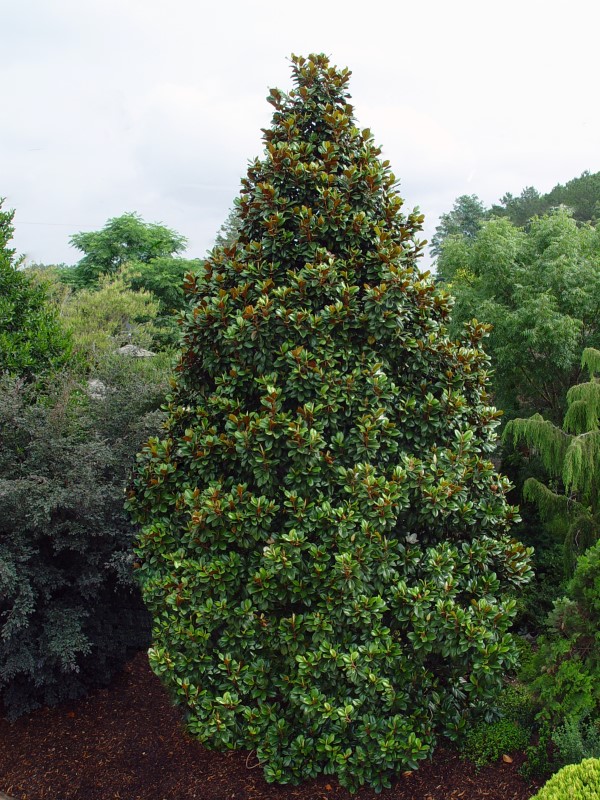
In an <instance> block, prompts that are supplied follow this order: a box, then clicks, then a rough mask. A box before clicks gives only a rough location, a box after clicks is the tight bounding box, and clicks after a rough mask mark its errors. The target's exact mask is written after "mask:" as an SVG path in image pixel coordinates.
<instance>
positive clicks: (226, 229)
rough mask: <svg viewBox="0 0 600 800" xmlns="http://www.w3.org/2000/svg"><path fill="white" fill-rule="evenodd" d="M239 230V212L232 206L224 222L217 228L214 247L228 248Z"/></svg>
mask: <svg viewBox="0 0 600 800" xmlns="http://www.w3.org/2000/svg"><path fill="white" fill-rule="evenodd" d="M240 228H241V219H240V212H239V209H238V208H237V206H235V205H234V206H233V207H232V208H231V209H230V210H229V213H228V214H227V218H226V220H225V222H224V223H223V224H222V225H221V227H220V228H219V231H218V233H217V236H216V238H215V247H230V246H231V245H232V244H233V243H234V242H235V240H236V239H237V237H238V233H239V231H240Z"/></svg>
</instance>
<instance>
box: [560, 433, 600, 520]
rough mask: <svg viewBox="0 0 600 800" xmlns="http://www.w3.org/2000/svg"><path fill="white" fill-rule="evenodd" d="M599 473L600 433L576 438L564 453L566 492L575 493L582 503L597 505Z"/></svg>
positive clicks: (583, 434)
mask: <svg viewBox="0 0 600 800" xmlns="http://www.w3.org/2000/svg"><path fill="white" fill-rule="evenodd" d="M599 472H600V431H589V432H588V433H582V434H580V435H579V436H576V437H575V438H574V439H573V440H572V441H571V444H570V445H569V447H568V449H567V452H566V453H565V460H564V466H563V474H562V478H563V482H564V484H565V489H566V491H567V492H569V491H575V492H577V493H578V494H579V496H580V497H581V499H582V501H583V502H584V503H586V504H587V503H589V504H590V505H591V506H592V507H594V506H595V505H597V499H598V498H597V493H598V473H599Z"/></svg>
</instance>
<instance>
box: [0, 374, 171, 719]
mask: <svg viewBox="0 0 600 800" xmlns="http://www.w3.org/2000/svg"><path fill="white" fill-rule="evenodd" d="M139 370H140V367H139V365H137V364H132V363H131V362H128V361H123V360H121V361H118V360H117V359H113V361H112V362H109V363H107V364H105V365H104V367H103V368H102V369H101V370H100V371H99V372H98V373H96V377H97V378H99V379H101V380H102V381H103V384H104V386H105V387H106V391H105V393H104V394H103V395H102V396H101V397H96V399H94V398H93V397H89V396H87V395H86V394H85V392H84V390H83V387H82V386H81V385H80V384H79V383H77V382H76V381H74V380H73V379H71V378H70V377H69V376H68V375H64V374H61V375H58V376H56V377H55V378H54V379H53V382H52V383H51V384H50V385H49V386H46V389H47V392H48V393H47V394H43V393H42V392H41V390H40V386H39V385H38V386H37V387H36V391H35V392H34V390H33V389H32V388H30V387H28V386H26V385H25V384H24V383H23V382H22V381H19V380H9V379H8V378H5V379H4V380H3V381H2V383H1V384H0V699H1V700H2V703H3V706H4V712H5V713H6V714H7V715H8V716H9V717H16V716H18V715H19V714H22V713H24V712H27V711H29V710H31V709H33V708H36V707H38V706H40V705H53V704H55V703H58V702H61V701H63V700H66V699H70V698H74V697H77V696H80V695H82V694H84V693H85V692H87V691H88V690H89V689H91V688H94V687H96V686H100V685H104V684H106V683H108V682H109V680H110V679H111V677H112V676H113V675H114V673H115V672H116V671H117V670H118V669H119V668H120V667H121V666H122V664H123V663H124V662H125V660H126V658H128V657H129V656H130V655H131V654H132V653H133V652H135V650H137V649H139V648H141V647H144V646H147V644H148V639H149V627H150V626H149V619H148V614H147V611H146V610H145V608H144V606H143V604H142V602H141V598H140V596H139V591H138V590H137V588H136V587H135V586H134V585H133V580H132V561H133V554H132V552H131V543H132V536H133V530H132V526H131V524H130V521H129V519H128V517H127V515H126V514H125V512H124V509H123V500H124V485H125V479H126V475H127V473H128V472H129V470H130V469H131V466H132V463H133V456H134V454H135V452H136V451H137V449H138V448H139V447H140V445H141V443H142V442H143V441H144V439H146V438H147V437H148V436H149V435H150V433H152V432H155V431H156V430H157V429H158V427H159V422H160V419H161V417H160V414H159V413H158V412H157V411H156V410H155V409H156V408H157V405H158V398H159V397H160V396H161V393H162V392H164V384H163V385H162V386H160V385H159V386H157V384H156V383H155V382H154V381H148V380H147V379H146V378H145V377H144V376H143V375H142V374H140V372H139Z"/></svg>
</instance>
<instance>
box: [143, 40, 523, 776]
mask: <svg viewBox="0 0 600 800" xmlns="http://www.w3.org/2000/svg"><path fill="white" fill-rule="evenodd" d="M292 63H293V67H292V69H293V75H294V82H295V88H294V89H293V90H292V91H291V92H290V94H289V95H287V94H284V93H283V92H281V91H279V90H277V89H272V90H271V93H270V97H269V100H270V102H271V103H272V105H273V106H274V109H275V111H274V115H273V123H272V126H271V128H270V129H268V130H267V131H266V132H265V137H264V139H265V154H264V157H263V159H262V160H256V161H254V162H252V163H251V165H250V167H249V170H248V175H247V177H246V178H245V179H244V180H243V181H242V191H241V196H240V200H239V205H238V208H239V213H240V229H239V232H238V236H237V239H236V240H235V241H234V242H233V243H232V244H231V245H230V246H224V247H216V248H215V249H214V250H213V251H212V253H211V254H210V256H209V257H208V258H207V260H206V262H205V264H204V270H203V273H202V274H201V275H199V276H197V277H196V278H192V279H190V280H189V281H188V283H187V291H188V293H189V295H190V298H191V299H192V300H193V301H194V303H195V305H194V307H193V308H191V309H190V310H189V311H188V312H187V313H186V324H185V327H184V332H183V349H182V353H181V356H180V360H179V364H178V366H177V369H176V377H175V380H174V383H173V394H172V396H171V398H170V401H169V418H168V421H167V425H166V432H165V436H164V438H163V439H162V440H158V439H152V440H150V441H149V442H148V444H147V445H146V446H145V448H144V449H143V451H142V453H141V455H140V463H139V468H138V471H137V475H136V478H135V483H134V486H133V487H132V490H131V492H130V507H131V509H132V511H133V512H134V514H135V517H136V519H137V520H138V521H139V522H140V523H141V524H142V526H143V527H142V532H141V534H140V540H139V555H140V557H141V559H142V567H141V569H140V570H139V574H140V580H141V584H142V587H143V592H144V597H145V600H146V602H147V604H148V606H149V608H150V609H151V611H152V613H153V616H154V633H153V637H154V645H153V648H152V649H151V651H150V659H151V664H152V667H153V669H154V670H155V671H156V673H157V674H158V675H160V676H161V677H162V678H163V680H164V681H165V682H166V684H167V685H168V686H169V687H170V689H171V691H172V692H173V694H174V695H175V697H176V698H177V700H178V701H179V702H180V703H181V704H182V705H184V706H185V708H186V711H187V723H188V727H189V730H190V731H191V732H192V733H193V734H195V735H196V736H198V737H199V738H200V740H201V741H203V742H205V743H207V744H209V745H210V746H213V747H224V748H231V747H245V748H250V749H255V750H256V752H257V755H258V759H259V760H260V762H261V763H262V764H263V766H264V769H265V775H266V777H267V779H268V780H269V781H283V782H289V781H292V782H297V781H299V780H301V779H303V778H306V777H310V776H313V775H315V774H317V773H319V772H321V771H325V772H327V773H337V775H338V776H339V778H340V780H341V782H342V783H343V784H344V785H347V786H356V785H359V784H361V783H363V782H365V781H367V782H369V783H371V784H373V785H374V786H375V787H377V788H380V787H381V786H383V785H387V784H388V783H389V779H390V776H391V775H392V774H394V773H395V772H397V771H398V769H401V768H404V767H409V768H414V767H416V765H417V763H418V761H419V760H421V759H422V758H424V757H425V756H426V755H427V754H428V753H430V752H431V750H432V748H433V747H434V745H435V742H436V740H437V739H438V738H439V737H440V736H450V737H456V736H457V735H459V733H460V731H461V730H463V729H464V727H465V724H466V719H467V718H468V716H469V715H470V713H471V712H472V711H473V710H474V709H476V708H478V706H479V704H480V703H489V702H490V700H491V698H493V697H494V696H495V693H496V690H497V687H498V684H499V683H500V682H501V680H502V675H503V674H504V672H505V671H506V669H507V668H508V666H509V665H510V664H511V663H512V662H513V659H514V657H515V651H514V649H513V643H512V639H511V637H510V635H508V633H507V629H508V627H509V625H510V622H511V618H512V613H513V610H514V600H513V599H512V598H511V595H512V593H513V592H514V590H515V588H517V587H520V586H522V585H523V583H525V582H526V581H527V579H528V577H529V568H528V557H527V553H526V551H525V549H524V548H523V547H522V546H521V545H520V544H519V543H517V542H515V541H514V539H513V538H512V536H511V535H510V527H511V522H512V520H513V519H514V518H515V515H516V511H515V509H513V508H511V507H510V506H509V505H508V504H507V503H506V500H505V497H504V492H505V490H506V488H507V483H506V481H505V479H503V478H501V477H500V476H499V475H498V474H497V473H496V471H495V469H494V467H493V465H492V464H491V462H490V461H488V460H487V454H488V453H490V452H491V451H492V450H493V447H494V433H493V431H494V427H495V425H496V423H497V416H498V415H497V413H496V411H495V410H494V409H493V408H490V407H489V405H488V399H487V394H486V383H487V375H486V371H485V370H486V366H487V363H488V362H487V359H486V356H485V355H484V353H483V352H482V350H481V349H480V347H479V342H480V340H481V338H482V337H483V336H484V335H485V330H486V329H485V327H484V326H477V325H475V326H473V327H472V328H471V329H470V331H469V338H468V340H463V341H462V342H461V343H460V344H456V343H453V342H452V341H450V340H449V339H448V337H447V335H446V324H447V322H448V318H449V301H448V296H447V294H446V293H445V292H444V291H441V290H439V289H437V288H436V287H435V286H434V284H433V282H432V281H431V280H430V279H429V278H428V277H422V276H421V275H420V273H419V271H418V270H417V268H416V258H417V256H418V254H419V252H420V251H421V249H422V247H423V243H422V242H420V241H419V231H420V227H421V222H422V217H421V215H419V214H418V213H416V212H413V213H408V214H404V213H403V212H402V210H401V207H402V200H401V199H400V198H399V197H398V196H397V194H396V193H395V191H394V186H395V182H396V181H395V177H394V175H393V174H392V173H391V171H390V167H389V163H388V162H386V161H383V162H382V161H380V160H379V158H378V157H379V155H380V149H379V148H378V147H376V146H375V144H374V142H373V138H372V136H371V133H370V131H369V130H364V131H362V132H361V131H360V130H359V129H358V128H357V127H356V125H355V121H354V119H353V116H352V107H351V106H350V105H349V103H348V95H347V83H348V79H349V72H348V70H337V69H335V68H332V67H330V66H329V63H328V60H327V58H326V57H325V56H322V55H318V56H311V57H310V58H309V59H304V58H299V57H292Z"/></svg>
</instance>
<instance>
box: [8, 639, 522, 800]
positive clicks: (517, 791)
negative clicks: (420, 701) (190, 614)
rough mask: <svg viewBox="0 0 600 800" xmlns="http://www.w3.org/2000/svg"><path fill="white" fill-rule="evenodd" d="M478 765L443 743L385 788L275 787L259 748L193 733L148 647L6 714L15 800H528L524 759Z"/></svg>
mask: <svg viewBox="0 0 600 800" xmlns="http://www.w3.org/2000/svg"><path fill="white" fill-rule="evenodd" d="M511 755H512V757H513V760H512V763H505V762H504V761H500V762H498V763H497V764H493V765H492V766H489V767H487V768H485V769H482V770H480V771H477V770H476V769H475V767H473V766H472V765H471V764H468V763H467V762H465V761H462V760H461V759H460V758H459V756H458V755H457V754H456V753H454V752H451V751H449V750H443V749H438V750H437V751H436V753H435V755H434V757H433V759H432V760H431V761H428V762H425V763H424V764H422V766H421V767H420V768H419V770H418V771H417V772H414V773H411V774H410V775H405V776H399V777H398V779H397V780H396V782H395V783H394V785H393V787H392V788H391V789H389V790H386V791H384V792H382V793H381V794H379V795H376V794H375V793H374V792H373V791H371V790H367V789H362V790H359V791H358V792H357V793H356V794H354V795H350V794H349V793H348V792H347V791H346V790H345V789H342V788H341V787H340V786H339V784H338V783H337V781H336V780H334V779H333V778H331V777H328V776H322V777H321V778H319V779H317V780H312V781H308V782H307V783H304V784H302V785H301V786H280V785H274V784H267V783H265V780H264V778H263V775H262V771H261V769H260V768H259V767H258V765H257V763H256V758H255V757H254V755H253V754H252V753H250V754H249V753H246V752H230V753H216V752H211V751H209V750H206V749H205V748H203V747H202V746H201V745H200V744H199V743H198V742H196V741H194V740H192V739H191V738H190V737H189V736H188V735H187V734H186V733H185V731H184V729H183V727H182V724H181V716H180V713H179V712H178V711H177V710H176V709H175V708H173V706H172V705H171V702H170V700H169V697H168V695H167V694H166V692H165V690H164V689H163V688H162V686H161V684H160V682H159V681H158V679H157V678H156V677H155V676H154V675H153V674H152V672H151V671H150V668H149V667H148V663H147V658H146V655H145V653H139V654H138V655H137V656H136V657H135V658H134V659H133V660H132V661H130V662H129V663H128V664H127V666H126V668H125V670H124V672H123V673H121V675H119V676H118V677H117V679H116V680H115V681H114V682H113V684H112V685H111V686H109V687H108V688H107V689H102V690H99V691H96V692H94V693H93V694H91V695H89V696H88V697H86V698H83V699H82V700H78V701H75V702H72V703H71V704H68V705H62V706H60V707H58V708H53V709H42V710H40V711H36V712H34V713H32V714H29V715H28V716H26V717H23V718H21V719H19V720H17V721H16V722H15V723H12V724H10V723H8V722H6V721H5V720H3V719H0V792H1V791H4V792H6V793H7V794H8V795H10V796H11V797H13V798H15V800H192V798H196V799H197V800H263V799H264V800H324V799H326V800H350V798H352V797H353V798H354V800H374V799H375V798H379V800H528V798H530V797H531V796H532V795H533V794H534V793H535V791H536V789H537V786H536V785H535V784H532V783H528V782H527V781H525V780H524V779H523V778H522V777H521V776H520V775H519V772H518V768H519V766H520V764H521V763H522V761H523V756H522V755H520V754H515V753H513V754H511Z"/></svg>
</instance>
